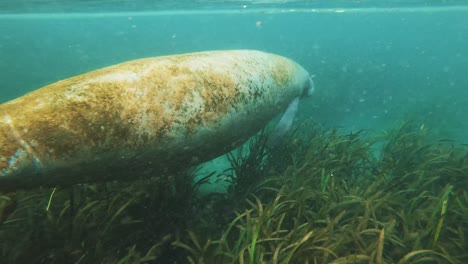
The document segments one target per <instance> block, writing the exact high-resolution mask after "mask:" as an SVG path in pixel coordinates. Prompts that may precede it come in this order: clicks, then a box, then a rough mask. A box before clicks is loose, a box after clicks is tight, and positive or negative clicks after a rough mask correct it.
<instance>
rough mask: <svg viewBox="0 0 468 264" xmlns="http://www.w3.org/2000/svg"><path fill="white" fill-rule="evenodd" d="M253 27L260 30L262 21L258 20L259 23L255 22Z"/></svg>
mask: <svg viewBox="0 0 468 264" xmlns="http://www.w3.org/2000/svg"><path fill="white" fill-rule="evenodd" d="M255 26H256V27H257V28H261V27H262V21H260V20H259V21H257V22H255Z"/></svg>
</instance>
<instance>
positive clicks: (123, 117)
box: [0, 50, 314, 191]
mask: <svg viewBox="0 0 468 264" xmlns="http://www.w3.org/2000/svg"><path fill="white" fill-rule="evenodd" d="M313 89H314V86H313V82H312V79H311V78H310V76H309V74H308V72H307V71H306V70H305V69H303V68H302V67H301V66H300V65H298V64H297V63H296V62H294V61H292V60H290V59H287V58H284V57H281V56H278V55H274V54H270V53H265V52H260V51H254V50H220V51H207V52H197V53H189V54H180V55H172V56H161V57H153V58H144V59H138V60H132V61H128V62H123V63H120V64H117V65H113V66H110V67H106V68H102V69H98V70H94V71H91V72H87V73H84V74H81V75H78V76H75V77H71V78H68V79H64V80H61V81H58V82H55V83H52V84H50V85H47V86H45V87H43V88H40V89H37V90H35V91H32V92H30V93H28V94H26V95H23V96H21V97H19V98H17V99H14V100H11V101H9V102H6V103H3V104H1V105H0V190H8V191H12V190H16V189H20V188H21V189H24V188H34V187H38V186H60V185H72V184H76V183H92V182H99V181H110V180H131V179H136V178H138V177H145V176H153V175H159V174H160V175H163V174H168V173H172V172H174V171H178V170H181V169H184V168H189V167H191V166H194V165H197V164H200V163H202V162H205V161H208V160H210V159H213V158H215V157H217V156H220V155H222V154H224V153H227V152H229V151H231V150H233V149H234V148H236V147H238V146H239V145H241V144H242V143H243V142H245V141H246V140H247V139H248V138H249V137H251V136H253V135H254V134H255V133H257V132H258V131H259V130H260V129H262V128H263V127H265V126H266V125H267V123H268V122H270V121H271V120H272V119H273V118H274V117H275V116H276V115H278V114H279V113H282V112H286V114H285V115H284V117H283V118H282V119H281V121H280V124H278V126H277V131H278V132H275V133H273V135H274V137H273V138H272V141H276V140H277V139H276V138H277V137H280V136H281V135H282V134H284V131H286V130H287V129H288V128H289V127H290V124H291V122H292V118H293V117H294V114H295V112H296V111H297V105H298V101H299V98H302V97H304V96H307V95H310V94H311V92H312V91H313ZM288 106H289V109H288ZM286 109H287V110H286ZM273 144H274V142H273Z"/></svg>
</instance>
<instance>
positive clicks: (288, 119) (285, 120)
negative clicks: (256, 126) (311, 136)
mask: <svg viewBox="0 0 468 264" xmlns="http://www.w3.org/2000/svg"><path fill="white" fill-rule="evenodd" d="M298 108H299V97H296V98H294V100H292V102H291V103H289V105H288V108H287V109H286V112H284V114H283V116H282V117H281V119H280V121H279V122H278V124H277V125H276V127H275V130H273V132H272V133H271V135H270V137H269V138H268V142H267V145H268V146H269V147H271V148H273V147H276V146H277V145H279V144H280V143H281V141H282V140H283V139H284V136H285V135H286V133H288V131H289V129H291V126H292V123H293V121H294V117H295V116H296V113H297V109H298Z"/></svg>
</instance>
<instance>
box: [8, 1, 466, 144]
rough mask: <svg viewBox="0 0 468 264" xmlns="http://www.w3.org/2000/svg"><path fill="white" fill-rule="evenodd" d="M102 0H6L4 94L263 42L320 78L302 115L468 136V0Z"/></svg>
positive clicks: (355, 126) (350, 125) (352, 125)
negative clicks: (145, 61) (467, 1)
mask: <svg viewBox="0 0 468 264" xmlns="http://www.w3.org/2000/svg"><path fill="white" fill-rule="evenodd" d="M252 2H253V3H252ZM435 2H436V1H431V3H435ZM103 3H106V4H105V5H104V4H103V5H101V6H100V5H99V2H95V1H76V2H74V3H73V2H67V1H62V2H60V1H58V2H55V1H4V2H3V3H2V4H0V10H1V11H0V79H1V82H0V102H5V101H7V100H10V99H13V98H15V97H18V96H21V95H22V94H24V93H27V92H29V91H32V90H35V89H37V88H39V87H42V86H44V85H46V84H49V83H52V82H55V81H58V80H61V79H64V78H67V77H70V76H73V75H76V74H79V73H83V72H86V71H89V70H93V69H97V68H101V67H104V66H108V65H111V64H115V63H119V62H123V61H126V60H131V59H136V58H142V57H149V56H158V55H168V54H176V53H185V52H194V51H204V50H213V49H258V50H263V51H268V52H273V53H277V54H280V55H283V56H286V57H289V58H292V59H294V60H296V61H297V62H299V63H300V64H301V65H303V66H304V67H305V68H306V69H307V70H308V71H309V72H310V73H311V74H313V75H315V76H316V77H315V82H316V89H317V93H316V94H315V95H314V96H313V97H312V98H310V99H307V100H306V101H304V102H303V103H302V105H301V111H300V115H299V118H300V119H303V118H305V117H312V118H314V119H315V120H318V121H319V122H321V123H323V124H325V125H327V126H342V127H344V128H346V129H350V130H359V129H368V128H370V129H376V130H378V129H381V128H385V127H387V126H390V125H392V124H394V123H395V122H398V121H399V120H401V119H405V118H412V119H414V120H416V121H417V122H419V123H421V124H424V125H425V126H426V127H427V126H429V127H432V128H433V129H434V130H436V132H437V133H438V134H439V135H440V137H442V138H450V139H455V140H457V141H462V142H465V143H467V142H468V136H467V135H466V131H468V118H467V117H466V114H468V5H467V6H463V5H462V3H463V2H461V1H443V2H440V3H438V4H429V3H426V2H419V1H403V2H397V1H393V2H391V3H392V6H390V5H385V4H382V3H385V2H383V1H373V2H372V1H370V2H365V1H364V2H362V3H359V2H356V1H347V2H345V1H334V2H328V5H327V6H324V5H321V4H319V3H317V2H316V1H306V2H297V1H291V2H285V1H282V3H283V4H279V3H278V2H277V1H270V3H266V4H265V3H264V2H260V1H238V2H233V1H226V2H224V4H214V3H213V2H209V1H205V2H204V3H200V2H188V1H185V2H184V1H180V2H175V1H169V2H160V3H158V4H156V5H149V2H146V1H136V2H132V1H130V2H126V4H124V2H119V1H107V2H103ZM129 3H133V4H129ZM387 3H388V2H387ZM138 4H140V6H139V5H138ZM143 7H144V8H143Z"/></svg>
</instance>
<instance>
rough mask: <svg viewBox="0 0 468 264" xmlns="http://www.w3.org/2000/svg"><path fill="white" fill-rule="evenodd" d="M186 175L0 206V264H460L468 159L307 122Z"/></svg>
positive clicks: (415, 138) (411, 130)
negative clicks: (207, 187)
mask: <svg viewBox="0 0 468 264" xmlns="http://www.w3.org/2000/svg"><path fill="white" fill-rule="evenodd" d="M267 135H268V133H267V132H264V131H262V132H261V133H259V134H258V135H257V136H256V138H255V139H253V140H251V141H249V143H248V144H247V145H245V146H244V147H243V148H244V149H240V150H237V151H234V152H232V153H229V154H228V159H229V161H230V163H231V168H230V169H229V170H227V171H225V172H224V173H223V175H218V176H217V180H218V181H228V182H229V183H230V185H229V188H228V190H227V191H226V192H225V193H211V194H207V195H200V194H199V193H198V192H197V190H198V188H199V187H200V185H202V184H209V182H210V178H213V177H215V176H214V175H213V174H208V175H205V176H203V177H202V178H201V179H200V180H198V181H197V182H195V183H194V182H193V178H194V177H195V175H196V174H197V171H196V170H190V171H186V172H181V173H179V174H177V175H172V176H170V177H154V178H151V179H145V180H138V181H135V182H111V183H100V184H83V185H75V186H73V187H70V188H60V187H57V188H55V189H37V190H32V191H20V192H17V193H10V194H7V193H4V194H1V195H0V221H1V222H0V254H1V258H0V262H2V263H3V262H4V263H199V264H201V263H208V264H209V263H333V264H344V263H377V264H383V263H399V264H403V263H468V241H467V240H468V237H467V235H468V146H466V145H463V144H458V143H455V142H452V141H449V140H437V139H435V138H434V137H433V135H432V134H431V132H430V129H428V128H426V127H425V126H424V125H419V124H417V123H414V122H403V123H401V124H399V125H398V126H396V127H394V128H393V129H391V130H389V131H386V132H385V133H383V134H379V135H371V133H370V132H367V131H357V132H353V133H343V132H341V131H340V130H339V129H325V128H322V127H320V126H319V125H317V124H314V123H312V122H304V123H303V124H301V125H300V126H298V127H297V128H296V129H295V130H294V131H293V132H292V133H291V135H289V136H288V138H287V139H285V141H284V142H283V144H281V145H279V146H276V147H275V148H273V149H271V148H268V147H267V145H266V144H265V142H266V138H267Z"/></svg>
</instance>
